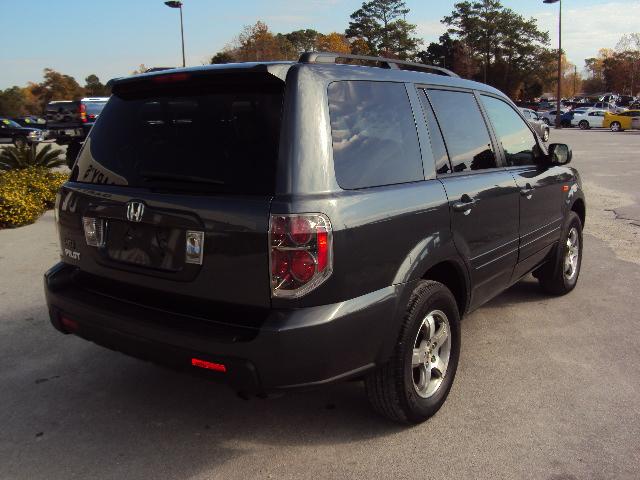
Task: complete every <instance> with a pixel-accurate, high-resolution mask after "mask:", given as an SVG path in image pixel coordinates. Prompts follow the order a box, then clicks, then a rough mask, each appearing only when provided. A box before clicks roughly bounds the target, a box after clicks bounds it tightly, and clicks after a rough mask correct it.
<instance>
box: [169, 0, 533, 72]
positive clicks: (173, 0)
mask: <svg viewBox="0 0 640 480" xmlns="http://www.w3.org/2000/svg"><path fill="white" fill-rule="evenodd" d="M545 1H546V0H545ZM164 4H165V5H166V6H167V7H170V8H177V9H179V10H180V38H181V39H182V66H183V67H184V66H186V64H185V61H184V29H183V27H182V2H179V1H177V0H170V1H168V2H164Z"/></svg>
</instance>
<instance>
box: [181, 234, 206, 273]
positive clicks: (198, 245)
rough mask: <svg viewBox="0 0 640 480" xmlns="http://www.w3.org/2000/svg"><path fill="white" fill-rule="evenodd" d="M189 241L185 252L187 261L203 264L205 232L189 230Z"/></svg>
mask: <svg viewBox="0 0 640 480" xmlns="http://www.w3.org/2000/svg"><path fill="white" fill-rule="evenodd" d="M186 240H187V242H186V247H185V248H186V252H185V260H184V261H185V263H193V264H196V265H202V254H203V252H204V232H197V231H194V230H187V239H186Z"/></svg>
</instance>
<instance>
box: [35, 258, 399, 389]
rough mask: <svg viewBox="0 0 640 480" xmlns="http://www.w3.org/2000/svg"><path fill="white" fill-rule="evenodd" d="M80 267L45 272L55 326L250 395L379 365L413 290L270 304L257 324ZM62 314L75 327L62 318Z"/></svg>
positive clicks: (323, 380)
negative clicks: (98, 289) (206, 365)
mask: <svg viewBox="0 0 640 480" xmlns="http://www.w3.org/2000/svg"><path fill="white" fill-rule="evenodd" d="M76 271H77V269H76V268H75V267H73V266H69V265H66V264H64V263H59V264H57V265H56V266H54V267H53V268H52V269H50V270H49V271H48V272H47V273H46V274H45V279H44V283H45V294H46V298H47V305H48V308H49V314H50V318H51V323H52V324H53V326H54V327H55V328H56V329H58V330H60V331H61V332H64V333H74V334H76V335H78V336H80V337H82V338H85V339H87V340H90V341H93V342H95V343H97V344H99V345H102V346H105V347H107V348H111V349H113V350H118V351H122V352H123V353H126V354H128V355H131V356H134V357H138V358H142V359H146V360H151V361H155V362H157V363H160V364H164V365H167V366H171V367H174V368H178V369H185V370H191V371H194V372H200V373H202V374H204V375H207V376H208V377H210V378H212V379H215V380H219V381H223V382H226V383H229V384H230V385H231V386H232V387H233V388H235V389H236V390H238V391H241V392H244V393H247V394H264V393H268V392H272V391H277V390H282V389H295V388H305V387H313V386H317V385H322V384H325V383H331V382H333V381H337V380H341V379H346V378H350V377H355V376H358V375H360V374H362V373H363V372H365V371H367V370H369V369H371V368H373V367H374V366H375V365H376V364H377V363H380V362H382V361H384V360H385V359H386V357H388V355H389V353H390V351H391V349H392V347H393V344H394V343H395V342H394V339H395V338H396V332H397V327H398V325H397V322H396V321H395V319H396V318H398V317H397V316H396V312H398V311H399V310H398V307H399V306H400V305H404V304H405V303H404V302H405V299H404V295H405V292H406V291H410V290H411V289H408V288H405V287H406V284H403V285H394V286H390V287H386V288H384V289H382V290H378V291H376V292H372V293H369V294H367V295H363V296H361V297H358V298H354V299H351V300H347V301H344V302H340V303H336V304H331V305H322V306H317V307H310V308H303V309H290V310H283V309H279V310H271V311H269V313H268V315H267V317H266V320H265V321H264V323H263V324H262V326H261V327H260V328H253V327H238V326H237V324H236V325H234V323H233V319H231V318H220V319H219V321H218V319H216V321H211V320H202V319H198V318H194V317H189V316H185V315H182V314H179V313H176V312H169V311H165V310H160V309H156V308H151V307H149V306H142V305H138V304H135V303H132V302H128V301H127V302H125V301H122V300H119V299H115V298H113V297H107V296H103V295H99V294H96V293H95V292H88V291H86V290H83V289H82V288H81V287H79V286H78V285H77V284H75V283H74V281H73V275H74V272H76ZM212 315H213V316H215V312H213V313H212ZM226 315H228V313H227V314H226ZM63 317H64V318H67V319H69V320H71V325H72V326H73V328H70V327H69V323H67V325H66V326H65V325H64V324H63V323H62V322H61V319H62V318H63ZM70 330H73V331H70ZM192 358H198V359H202V360H205V361H209V362H215V363H219V364H223V365H224V366H225V368H226V372H224V373H222V372H217V371H212V370H203V369H200V368H196V367H193V366H192V365H191V359H192Z"/></svg>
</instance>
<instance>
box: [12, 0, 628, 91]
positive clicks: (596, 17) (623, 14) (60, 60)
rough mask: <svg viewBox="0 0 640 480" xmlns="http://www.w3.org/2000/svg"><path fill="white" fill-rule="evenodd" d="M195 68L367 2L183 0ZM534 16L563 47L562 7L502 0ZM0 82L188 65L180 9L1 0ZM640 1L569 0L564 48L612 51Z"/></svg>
mask: <svg viewBox="0 0 640 480" xmlns="http://www.w3.org/2000/svg"><path fill="white" fill-rule="evenodd" d="M183 3H184V7H183V14H184V29H185V49H186V57H187V65H201V64H203V63H208V59H209V58H210V57H211V56H212V55H213V54H214V53H216V52H217V51H219V50H221V49H222V48H224V46H225V45H226V44H227V43H229V42H230V41H231V40H232V39H233V38H234V37H235V36H236V35H237V34H238V33H239V32H240V30H241V29H242V27H243V26H244V25H248V24H254V23H255V22H256V21H257V20H262V21H264V22H266V23H267V25H269V27H270V29H271V30H272V31H273V32H275V33H277V32H282V33H285V32H290V31H292V30H298V29H301V28H313V29H315V30H318V31H320V32H323V33H328V32H331V31H338V32H343V31H344V30H345V28H346V27H347V25H348V23H349V15H350V14H351V13H352V12H354V11H355V10H357V9H358V8H359V7H360V5H361V3H362V1H361V0H233V1H229V0H183ZM406 3H407V6H408V7H409V8H410V10H411V11H410V13H409V15H408V16H407V20H408V21H409V22H411V23H414V24H416V25H417V26H418V36H419V37H421V38H423V39H424V42H425V47H426V45H428V43H429V42H431V41H437V39H438V37H439V36H440V35H441V34H442V33H443V32H444V30H445V27H444V26H443V25H442V24H441V23H440V20H441V19H442V17H444V16H445V15H447V14H448V13H450V12H451V11H452V9H453V5H454V3H455V1H454V0H407V2H406ZM502 3H503V4H504V5H505V6H507V7H510V8H512V9H513V10H515V11H517V12H518V13H520V14H522V15H524V16H525V17H527V18H528V17H534V18H536V19H537V20H538V23H539V25H540V27H541V29H543V30H547V31H549V33H550V36H551V45H552V46H557V42H558V35H557V18H558V16H557V15H558V4H557V3H556V4H553V5H546V4H543V3H542V0H503V2H502ZM0 12H1V14H0V88H2V89H4V88H7V87H9V86H12V85H19V86H24V85H26V83H27V82H28V81H34V82H38V81H41V80H42V70H43V69H44V68H45V67H50V68H53V69H54V70H58V71H60V72H62V73H66V74H69V75H72V76H73V77H75V78H76V80H78V82H79V83H81V84H84V78H85V77H86V76H87V75H89V74H91V73H94V74H96V75H98V77H99V78H100V79H101V80H102V81H103V82H106V81H107V80H109V79H110V78H113V77H118V76H122V75H128V74H130V73H131V72H132V71H133V70H135V69H136V68H137V67H138V66H139V65H140V64H145V65H146V66H147V67H154V66H175V65H180V64H181V62H182V57H181V50H180V21H179V13H178V10H175V9H171V8H169V7H167V6H165V5H164V4H163V0H0ZM639 18H640V0H563V35H562V40H563V48H564V49H565V51H566V52H567V56H568V58H569V60H570V61H572V62H573V63H575V64H577V65H578V67H579V68H582V66H583V62H584V59H585V58H588V57H592V56H595V55H596V54H597V52H598V49H600V48H603V47H606V48H614V47H615V45H616V43H617V42H618V40H619V39H620V37H621V36H622V35H623V34H625V33H631V32H638V31H640V21H639V20H638V19H639Z"/></svg>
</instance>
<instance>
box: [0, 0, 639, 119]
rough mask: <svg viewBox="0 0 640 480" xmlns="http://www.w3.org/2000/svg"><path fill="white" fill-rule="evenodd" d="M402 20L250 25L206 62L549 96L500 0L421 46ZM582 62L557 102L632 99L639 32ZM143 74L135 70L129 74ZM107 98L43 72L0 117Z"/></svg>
mask: <svg viewBox="0 0 640 480" xmlns="http://www.w3.org/2000/svg"><path fill="white" fill-rule="evenodd" d="M409 14H410V10H409V8H407V6H406V3H405V2H404V1H402V0H371V1H369V2H364V3H362V5H361V7H360V8H359V9H357V10H356V11H355V12H353V13H352V14H351V16H350V20H349V25H348V27H347V28H346V30H345V31H344V32H329V33H321V32H318V31H316V30H313V29H301V30H295V31H292V32H289V33H274V32H272V31H271V30H270V29H269V27H268V25H267V24H266V23H264V22H262V21H257V22H256V23H255V24H254V25H248V26H245V27H244V28H243V29H242V31H241V32H240V33H239V34H238V35H237V36H236V37H235V38H234V39H233V40H232V41H231V42H230V43H229V44H228V45H227V46H226V47H225V48H224V49H223V50H221V51H219V52H217V53H216V54H215V55H213V56H212V57H211V59H210V60H209V63H230V62H246V61H268V60H296V59H297V58H298V57H299V55H300V54H301V53H303V52H307V51H331V52H338V53H353V54H358V55H372V56H384V57H391V58H398V59H402V60H413V61H418V62H423V63H427V64H432V65H438V66H443V67H446V68H448V69H450V70H453V71H454V72H456V73H457V74H458V75H460V76H461V77H463V78H469V79H473V80H477V81H481V82H484V83H488V84H489V85H492V86H494V87H496V88H498V89H500V90H502V91H503V92H505V93H506V94H507V95H509V96H510V97H511V98H513V99H520V100H530V99H533V98H535V97H539V96H540V95H542V94H543V93H544V92H553V91H555V89H556V82H557V70H556V69H557V55H558V51H557V50H554V49H552V48H551V47H550V42H549V34H548V32H544V31H542V30H540V28H539V27H538V25H537V21H536V20H535V19H534V18H529V19H527V18H525V17H524V16H522V15H520V14H519V13H517V12H515V11H514V10H512V9H510V8H506V7H504V6H503V5H502V4H501V2H500V0H475V1H463V2H458V3H456V4H455V5H454V8H453V10H452V12H451V13H450V14H449V15H446V16H445V17H444V18H443V19H442V20H441V22H442V24H443V25H444V26H445V27H446V32H445V33H444V34H443V35H442V36H441V37H440V38H439V39H438V41H437V42H432V43H429V44H428V45H425V44H424V42H423V40H422V39H420V38H419V37H418V34H417V28H416V25H415V24H412V23H410V22H409V21H408V20H407V18H408V17H409ZM585 64H586V71H587V74H588V75H587V77H586V78H584V79H583V78H582V75H581V73H580V72H578V69H577V68H576V66H575V65H573V64H571V63H570V62H569V61H567V59H566V57H564V55H563V61H562V80H561V81H562V91H563V92H564V95H565V96H575V95H577V94H578V93H581V92H582V93H585V94H590V93H595V92H604V91H614V92H619V93H626V94H635V93H637V90H638V88H639V86H640V78H639V77H640V34H631V35H625V36H623V37H622V39H621V40H620V42H619V43H618V45H617V46H616V48H615V49H602V50H600V52H599V54H598V56H597V57H594V58H588V59H586V60H585ZM145 70H146V67H145V66H144V65H140V67H139V69H137V70H136V71H134V72H133V73H140V72H144V71H145ZM108 93H109V92H108V91H107V88H106V87H105V86H104V85H103V84H102V83H101V82H100V80H99V78H98V77H97V76H96V75H93V74H92V75H89V76H88V77H86V79H85V85H84V86H81V85H80V84H78V83H77V82H76V80H75V79H74V78H73V77H71V76H69V75H64V74H62V73H59V72H56V71H54V70H52V69H49V68H46V69H45V70H44V80H43V81H42V82H40V83H29V84H28V85H27V86H26V87H17V86H14V87H11V88H8V89H6V90H4V91H0V115H5V116H18V115H26V114H41V113H42V112H43V110H44V107H45V105H46V103H47V102H49V101H50V100H51V99H77V98H80V97H82V96H101V95H107V94H108Z"/></svg>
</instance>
